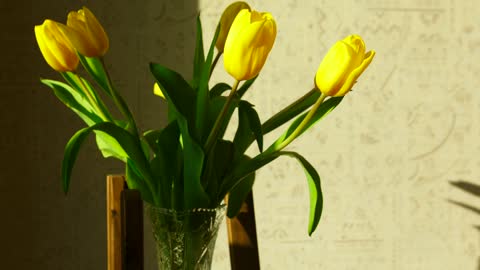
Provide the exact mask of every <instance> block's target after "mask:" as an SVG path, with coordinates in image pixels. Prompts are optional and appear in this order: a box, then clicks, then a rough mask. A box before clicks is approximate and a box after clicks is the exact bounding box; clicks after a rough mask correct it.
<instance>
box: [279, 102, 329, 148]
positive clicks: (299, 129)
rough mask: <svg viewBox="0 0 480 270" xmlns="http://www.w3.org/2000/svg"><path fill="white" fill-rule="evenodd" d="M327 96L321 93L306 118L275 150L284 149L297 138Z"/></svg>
mask: <svg viewBox="0 0 480 270" xmlns="http://www.w3.org/2000/svg"><path fill="white" fill-rule="evenodd" d="M326 97H327V96H326V95H325V94H323V93H322V94H321V95H320V97H319V98H318V99H317V102H315V104H313V107H312V109H310V111H309V112H308V113H307V115H306V116H305V118H303V120H302V122H301V123H300V124H299V125H298V126H297V128H296V129H295V130H294V131H293V132H292V133H291V134H290V135H289V136H288V137H287V138H286V139H285V140H284V141H283V142H281V143H280V144H279V145H277V146H276V147H274V149H273V151H274V152H278V151H280V150H282V149H283V148H285V147H286V146H287V145H289V144H290V143H291V142H292V141H293V140H295V139H296V138H297V137H298V136H299V135H300V134H301V133H302V132H303V131H304V128H305V126H306V125H307V124H308V122H310V120H311V119H312V117H313V115H315V113H316V112H317V110H318V108H319V107H320V104H322V102H323V100H324V99H325V98H326Z"/></svg>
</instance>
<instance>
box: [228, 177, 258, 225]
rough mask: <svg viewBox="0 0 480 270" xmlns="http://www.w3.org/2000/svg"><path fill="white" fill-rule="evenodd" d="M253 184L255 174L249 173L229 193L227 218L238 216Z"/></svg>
mask: <svg viewBox="0 0 480 270" xmlns="http://www.w3.org/2000/svg"><path fill="white" fill-rule="evenodd" d="M254 182H255V173H251V174H249V175H247V176H246V177H245V179H243V180H242V182H240V183H239V184H238V185H237V186H235V188H233V189H232V190H231V191H230V193H229V194H228V204H227V216H228V217H229V218H233V217H235V216H236V215H238V213H239V212H240V209H241V208H242V204H243V202H244V201H245V199H246V198H247V195H248V193H249V192H250V191H252V188H253V184H254Z"/></svg>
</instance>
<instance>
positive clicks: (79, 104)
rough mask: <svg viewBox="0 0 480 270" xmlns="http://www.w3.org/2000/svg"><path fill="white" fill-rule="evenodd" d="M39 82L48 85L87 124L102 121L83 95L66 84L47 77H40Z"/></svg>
mask: <svg viewBox="0 0 480 270" xmlns="http://www.w3.org/2000/svg"><path fill="white" fill-rule="evenodd" d="M41 82H42V83H43V84H45V85H46V86H48V87H50V88H51V89H52V90H53V93H54V94H55V96H57V98H58V99H59V100H60V101H61V102H62V103H63V104H65V105H66V106H67V107H68V108H70V109H71V110H72V111H73V112H75V113H76V114H77V115H78V116H79V117H80V118H81V119H82V120H83V121H84V122H85V123H86V124H87V125H89V126H90V125H93V124H95V123H98V122H101V121H102V120H101V118H100V117H98V116H97V115H96V114H95V113H94V110H93V108H92V106H91V105H90V103H89V102H88V100H87V99H86V98H85V96H84V95H82V94H81V93H79V92H78V91H76V90H75V89H74V88H72V87H71V86H69V85H68V84H65V83H62V82H59V81H54V80H47V79H42V80H41Z"/></svg>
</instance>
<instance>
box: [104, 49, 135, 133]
mask: <svg viewBox="0 0 480 270" xmlns="http://www.w3.org/2000/svg"><path fill="white" fill-rule="evenodd" d="M100 62H102V67H103V70H104V71H105V74H106V75H107V84H108V88H109V89H108V90H109V91H110V94H111V95H112V97H113V101H114V102H115V105H117V108H118V109H119V110H120V112H121V113H122V114H123V116H125V117H126V118H127V119H128V122H129V123H130V131H131V132H132V133H133V134H134V135H135V136H136V137H138V130H137V125H136V123H135V120H134V118H133V115H132V113H131V112H130V110H129V109H128V106H127V104H126V102H125V100H123V98H122V96H120V95H119V94H118V92H117V91H116V90H115V88H113V84H112V79H111V78H110V74H109V73H108V70H107V68H106V66H105V62H104V61H103V58H100Z"/></svg>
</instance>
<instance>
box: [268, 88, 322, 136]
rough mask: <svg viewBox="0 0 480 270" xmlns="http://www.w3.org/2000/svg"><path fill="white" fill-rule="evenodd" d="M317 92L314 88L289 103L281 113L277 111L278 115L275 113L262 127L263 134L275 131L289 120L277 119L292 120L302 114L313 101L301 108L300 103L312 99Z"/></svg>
mask: <svg viewBox="0 0 480 270" xmlns="http://www.w3.org/2000/svg"><path fill="white" fill-rule="evenodd" d="M318 92H319V91H318V90H317V89H316V88H313V89H312V90H310V91H309V92H308V93H306V94H305V95H304V96H302V97H301V98H299V99H297V100H296V101H295V102H293V103H291V104H290V105H288V106H287V107H285V108H284V109H282V110H281V111H279V112H278V113H276V114H275V115H273V116H272V117H270V118H269V119H268V120H267V121H265V123H263V125H262V132H263V134H267V133H268V132H270V131H272V130H274V129H276V128H277V127H279V126H281V125H282V124H284V123H285V122H287V121H288V120H290V119H291V118H289V119H288V120H286V121H279V120H278V119H282V118H284V116H286V115H292V118H293V116H296V115H298V114H299V113H301V112H303V111H304V110H305V109H306V108H308V107H310V106H311V104H312V103H313V100H312V103H310V104H305V106H301V105H302V103H304V102H305V101H306V100H308V99H309V98H310V97H312V96H313V95H314V94H316V93H318ZM307 106H308V107H307Z"/></svg>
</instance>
